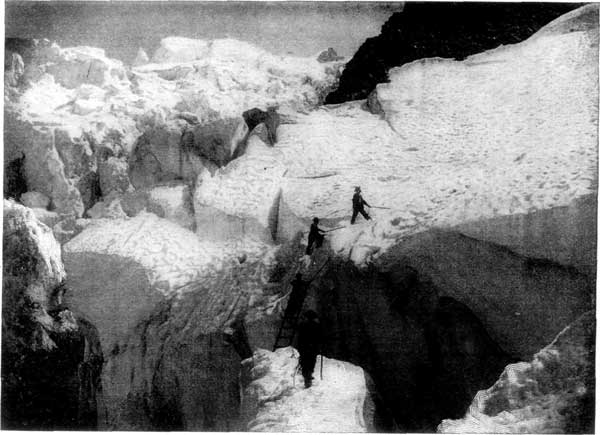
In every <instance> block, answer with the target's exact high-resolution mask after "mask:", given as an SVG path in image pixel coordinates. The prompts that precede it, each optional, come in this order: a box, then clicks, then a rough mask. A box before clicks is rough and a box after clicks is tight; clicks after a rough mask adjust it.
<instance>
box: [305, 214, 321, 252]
mask: <svg viewBox="0 0 600 435" xmlns="http://www.w3.org/2000/svg"><path fill="white" fill-rule="evenodd" d="M322 233H324V231H323V230H322V229H321V228H319V218H314V219H313V223H312V225H311V226H310V232H309V233H308V246H307V247H306V255H310V254H312V251H313V244H315V245H316V246H317V248H320V247H321V246H322V245H323V239H324V238H325V236H324V235H323V234H322Z"/></svg>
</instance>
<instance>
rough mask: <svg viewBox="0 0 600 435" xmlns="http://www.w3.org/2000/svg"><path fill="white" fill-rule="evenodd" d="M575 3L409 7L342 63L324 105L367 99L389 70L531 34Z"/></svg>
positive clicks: (460, 54)
mask: <svg viewBox="0 0 600 435" xmlns="http://www.w3.org/2000/svg"><path fill="white" fill-rule="evenodd" d="M579 6H580V4H576V3H529V2H526V3H470V2H467V3H445V2H440V3H418V2H415V3H411V2H408V3H406V5H405V6H404V10H403V11H402V12H397V13H395V14H393V15H392V16H391V17H390V19H389V20H388V21H387V22H386V23H385V24H384V25H383V27H382V29H381V33H380V35H379V36H376V37H374V38H369V39H367V40H366V41H365V42H364V43H363V45H362V46H361V47H360V48H359V50H358V51H357V52H356V54H355V55H354V57H353V58H352V59H351V60H350V62H348V63H347V64H346V67H345V69H344V72H343V73H342V76H341V78H340V82H339V86H338V88H337V89H336V90H335V91H334V92H331V93H330V94H329V95H328V96H327V98H326V99H325V103H326V104H337V103H342V102H344V101H349V100H360V99H363V98H366V97H367V96H368V95H369V94H370V93H371V91H373V89H375V86H376V85H377V84H378V83H383V82H386V81H387V72H388V70H389V69H390V68H392V67H395V66H400V65H403V64H406V63H409V62H412V61H414V60H417V59H422V58H426V57H443V58H455V59H457V60H461V59H464V58H465V57H467V56H469V55H472V54H475V53H479V52H482V51H485V50H489V49H492V48H496V47H498V46H500V45H506V44H514V43H517V42H520V41H523V40H525V39H527V38H528V37H530V36H531V35H533V34H534V33H535V32H536V31H537V30H539V29H540V28H541V27H542V26H544V25H546V24H548V23H549V22H550V21H552V20H554V19H555V18H558V17H559V16H560V15H562V14H565V13H567V12H568V11H570V10H572V9H575V8H577V7H579Z"/></svg>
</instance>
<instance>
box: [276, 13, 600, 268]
mask: <svg viewBox="0 0 600 435" xmlns="http://www.w3.org/2000/svg"><path fill="white" fill-rule="evenodd" d="M590 8H597V6H596V5H591V6H588V7H587V9H586V8H584V9H580V10H579V12H578V13H579V14H584V13H586V12H589V11H590ZM574 15H575V19H576V18H577V14H574ZM555 28H556V26H555ZM559 29H560V27H559ZM389 76H390V83H389V84H381V85H378V87H377V90H376V96H377V99H378V100H379V102H380V104H381V106H382V108H383V110H384V112H385V113H384V114H383V115H382V116H383V117H380V116H377V115H372V114H370V113H368V112H366V111H364V110H362V109H361V107H360V105H361V102H355V103H347V104H343V105H339V106H330V107H322V108H320V109H319V110H316V111H314V112H312V113H310V114H307V115H298V116H297V117H296V119H295V124H286V125H282V126H281V127H280V129H279V132H278V136H279V143H278V144H277V146H278V148H280V149H281V151H282V152H283V154H284V163H285V166H286V167H287V168H289V172H288V174H287V179H286V184H285V187H284V195H285V197H286V200H287V202H288V205H289V206H290V208H291V209H292V211H294V212H295V213H296V214H297V215H298V216H302V217H312V216H319V217H320V218H321V219H323V218H325V219H330V220H331V219H333V221H332V222H329V223H330V224H331V225H335V226H339V225H342V226H346V228H345V229H342V230H338V231H336V232H333V233H331V235H330V236H329V238H330V240H331V244H332V246H333V248H334V249H335V250H336V251H337V252H339V253H341V254H344V255H349V256H350V257H351V258H352V259H353V260H355V261H356V262H358V263H361V262H364V261H367V260H369V259H372V258H375V257H377V256H378V255H380V254H381V253H383V252H384V251H385V249H386V248H387V247H389V246H391V245H393V244H395V243H397V241H398V239H399V238H400V237H402V236H403V235H406V234H408V233H414V232H417V231H419V230H423V229H427V228H431V227H446V226H452V225H455V224H458V223H464V222H467V221H471V220H479V219H487V218H492V217H497V216H504V215H513V214H519V213H529V212H532V211H535V210H542V209H548V208H552V207H556V206H563V205H567V204H569V203H570V202H571V201H572V200H574V199H575V198H578V197H581V196H583V195H585V194H588V193H594V192H595V191H596V189H597V179H596V177H597V176H596V170H597V169H596V167H597V161H598V158H597V144H598V142H597V131H598V123H597V120H598V102H597V96H598V29H597V27H595V28H594V29H588V30H587V31H575V32H571V33H560V32H558V31H557V30H556V29H555V30H554V32H548V31H544V32H543V35H542V36H539V37H536V36H534V37H532V38H530V39H529V40H527V41H524V42H522V43H520V44H515V45H510V46H505V47H501V48H498V49H496V50H491V51H488V52H484V53H481V54H478V55H475V56H471V57H469V58H467V59H466V60H464V61H461V62H457V61H452V60H442V59H425V60H422V61H417V62H414V63H411V64H408V65H405V66H403V67H400V68H395V69H393V70H392V71H391V72H390V74H389ZM315 175H321V176H323V177H322V178H314V179H310V178H302V177H310V176H315ZM355 185H360V186H361V187H362V191H363V196H364V198H365V199H366V200H367V202H368V203H369V204H371V205H373V206H379V207H388V208H389V209H390V210H385V209H371V213H372V215H373V217H374V218H375V219H374V220H373V221H372V222H368V223H365V221H364V220H363V219H362V217H360V216H359V218H358V221H357V225H355V226H349V225H348V224H349V222H348V220H349V217H350V214H351V212H352V205H351V198H352V194H353V188H354V186H355Z"/></svg>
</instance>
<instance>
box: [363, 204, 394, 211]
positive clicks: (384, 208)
mask: <svg viewBox="0 0 600 435" xmlns="http://www.w3.org/2000/svg"><path fill="white" fill-rule="evenodd" d="M369 208H380V209H382V210H391V209H392V208H391V207H377V206H376V205H370V206H369Z"/></svg>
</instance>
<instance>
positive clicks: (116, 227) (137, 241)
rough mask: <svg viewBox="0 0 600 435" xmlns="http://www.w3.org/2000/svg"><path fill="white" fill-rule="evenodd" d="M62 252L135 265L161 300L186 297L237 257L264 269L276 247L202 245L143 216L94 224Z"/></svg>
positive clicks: (247, 243)
mask: <svg viewBox="0 0 600 435" xmlns="http://www.w3.org/2000/svg"><path fill="white" fill-rule="evenodd" d="M63 249H64V250H65V252H68V253H71V254H72V253H95V254H101V255H110V256H117V257H121V258H124V259H129V260H133V261H135V262H137V263H138V264H140V265H141V266H142V268H143V269H144V270H145V271H146V273H147V274H148V281H149V282H150V284H151V286H152V287H153V289H154V290H156V291H158V292H160V293H161V294H162V295H163V296H173V295H178V294H180V293H182V292H185V291H186V287H185V286H186V284H190V283H193V282H198V281H204V282H205V283H206V281H207V280H216V279H217V278H216V276H217V275H218V274H219V273H226V270H227V269H228V264H230V263H231V262H237V258H238V256H240V255H241V254H245V255H246V256H247V257H248V258H249V259H250V260H249V261H251V260H256V259H262V261H263V262H264V263H265V264H268V263H270V262H272V255H273V252H274V248H272V247H269V246H266V245H264V244H261V243H259V242H255V241H252V240H236V241H231V242H230V243H226V242H223V243H214V242H210V241H200V240H199V239H198V237H196V235H195V234H194V233H193V232H191V231H189V230H186V229H184V228H182V227H181V226H179V225H177V224H175V223H173V222H170V221H168V220H166V219H162V218H159V217H158V216H156V215H154V214H153V213H148V212H144V211H143V212H141V213H140V214H138V215H137V216H135V217H133V218H130V219H97V220H92V223H91V224H90V225H89V226H87V227H86V228H85V229H84V230H83V231H82V232H81V233H80V234H79V235H77V236H76V237H75V238H73V239H72V240H70V241H69V242H68V243H67V244H66V245H65V246H64V248H63Z"/></svg>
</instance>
